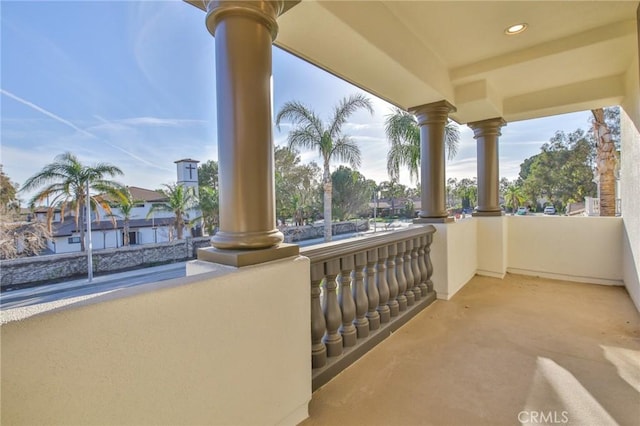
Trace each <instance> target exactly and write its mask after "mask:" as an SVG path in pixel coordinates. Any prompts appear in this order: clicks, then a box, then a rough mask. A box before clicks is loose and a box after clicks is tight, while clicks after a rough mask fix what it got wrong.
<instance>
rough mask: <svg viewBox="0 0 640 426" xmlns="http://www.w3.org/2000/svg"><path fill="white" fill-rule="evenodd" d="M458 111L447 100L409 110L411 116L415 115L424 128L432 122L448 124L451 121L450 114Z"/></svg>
mask: <svg viewBox="0 0 640 426" xmlns="http://www.w3.org/2000/svg"><path fill="white" fill-rule="evenodd" d="M456 111H457V109H456V107H454V106H453V105H451V104H450V103H449V102H448V101H446V100H442V101H438V102H432V103H430V104H424V105H418V106H415V107H411V108H409V112H410V113H411V114H414V115H415V116H416V118H417V119H418V125H419V126H423V125H425V124H428V123H432V122H445V123H446V122H447V120H448V119H449V113H451V112H456Z"/></svg>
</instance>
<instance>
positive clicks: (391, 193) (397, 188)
mask: <svg viewBox="0 0 640 426" xmlns="http://www.w3.org/2000/svg"><path fill="white" fill-rule="evenodd" d="M380 191H381V192H382V196H383V197H384V198H386V199H388V200H390V201H391V214H390V216H394V215H395V214H396V199H398V198H403V197H404V196H405V195H406V192H407V187H406V186H404V185H402V184H401V183H398V181H397V180H396V179H391V181H384V182H381V183H380Z"/></svg>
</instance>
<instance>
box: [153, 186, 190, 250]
mask: <svg viewBox="0 0 640 426" xmlns="http://www.w3.org/2000/svg"><path fill="white" fill-rule="evenodd" d="M163 186H164V188H162V189H160V192H161V193H162V194H163V195H164V196H165V197H167V201H166V202H165V203H155V204H153V205H152V206H151V209H150V210H149V213H148V214H147V219H148V218H150V217H151V216H152V215H153V214H154V213H156V212H171V213H173V216H174V222H173V227H174V228H175V230H176V235H177V239H179V240H181V239H182V237H183V233H184V227H185V225H187V223H188V222H189V214H188V211H189V210H191V209H193V208H195V207H196V206H197V205H198V198H197V196H196V194H195V191H194V189H193V188H191V187H186V186H184V185H181V184H180V185H178V184H165V185H163Z"/></svg>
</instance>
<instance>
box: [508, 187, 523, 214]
mask: <svg viewBox="0 0 640 426" xmlns="http://www.w3.org/2000/svg"><path fill="white" fill-rule="evenodd" d="M526 199H527V198H526V197H525V196H524V194H523V193H522V188H520V187H519V186H517V185H509V186H507V188H506V189H505V190H504V202H505V204H506V205H507V207H511V215H513V214H514V213H515V212H516V210H518V207H520V205H521V204H523V203H524V202H525V201H526Z"/></svg>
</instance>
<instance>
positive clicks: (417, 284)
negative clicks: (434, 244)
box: [411, 237, 422, 300]
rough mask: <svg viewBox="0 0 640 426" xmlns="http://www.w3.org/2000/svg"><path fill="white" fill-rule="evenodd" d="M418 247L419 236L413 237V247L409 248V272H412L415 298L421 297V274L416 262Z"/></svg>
mask: <svg viewBox="0 0 640 426" xmlns="http://www.w3.org/2000/svg"><path fill="white" fill-rule="evenodd" d="M419 247H420V238H418V237H416V238H414V239H413V249H412V250H411V272H413V294H414V295H415V297H416V300H418V299H421V298H422V289H421V288H420V283H421V282H422V274H421V273H420V265H419V264H418V248H419Z"/></svg>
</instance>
